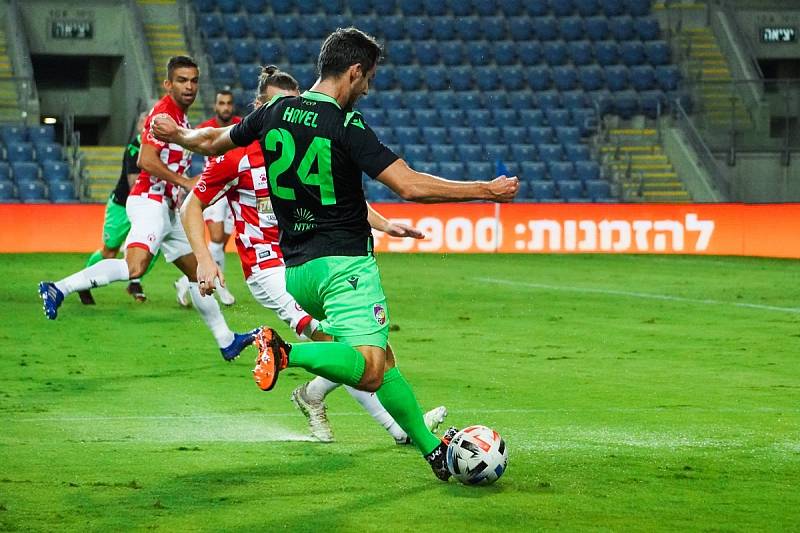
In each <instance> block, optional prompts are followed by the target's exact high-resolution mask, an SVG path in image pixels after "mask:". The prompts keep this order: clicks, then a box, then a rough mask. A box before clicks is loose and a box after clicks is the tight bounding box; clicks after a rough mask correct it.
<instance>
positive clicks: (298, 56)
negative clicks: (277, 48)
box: [284, 39, 310, 64]
mask: <svg viewBox="0 0 800 533" xmlns="http://www.w3.org/2000/svg"><path fill="white" fill-rule="evenodd" d="M284 47H285V49H286V59H288V60H289V63H290V64H295V63H308V62H309V61H310V57H309V53H308V41H306V40H305V39H289V40H286V41H284Z"/></svg>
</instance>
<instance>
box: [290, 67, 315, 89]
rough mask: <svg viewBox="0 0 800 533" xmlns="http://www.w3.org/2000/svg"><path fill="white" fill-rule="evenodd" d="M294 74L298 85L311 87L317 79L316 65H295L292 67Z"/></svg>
mask: <svg viewBox="0 0 800 533" xmlns="http://www.w3.org/2000/svg"><path fill="white" fill-rule="evenodd" d="M292 74H293V75H294V77H295V79H296V80H297V83H299V84H300V87H303V88H305V87H311V86H312V85H314V82H315V81H316V79H317V67H316V66H315V65H313V64H308V63H307V64H305V65H295V66H293V67H292Z"/></svg>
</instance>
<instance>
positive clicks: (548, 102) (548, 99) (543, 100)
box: [536, 91, 561, 112]
mask: <svg viewBox="0 0 800 533" xmlns="http://www.w3.org/2000/svg"><path fill="white" fill-rule="evenodd" d="M536 103H537V104H538V106H539V108H540V109H544V110H545V112H546V111H547V110H548V109H550V108H554V107H561V95H560V94H558V91H542V92H540V93H537V95H536Z"/></svg>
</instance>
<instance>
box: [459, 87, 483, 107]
mask: <svg viewBox="0 0 800 533" xmlns="http://www.w3.org/2000/svg"><path fill="white" fill-rule="evenodd" d="M456 105H458V107H460V108H461V109H465V110H466V109H476V108H478V107H481V106H482V105H483V98H481V93H479V92H478V91H463V92H462V93H460V94H459V95H458V98H456Z"/></svg>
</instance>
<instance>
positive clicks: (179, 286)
mask: <svg viewBox="0 0 800 533" xmlns="http://www.w3.org/2000/svg"><path fill="white" fill-rule="evenodd" d="M175 296H176V298H177V299H178V304H180V305H181V307H191V306H192V296H191V295H190V294H189V278H187V277H186V276H181V277H180V278H178V280H177V281H176V282H175Z"/></svg>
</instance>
